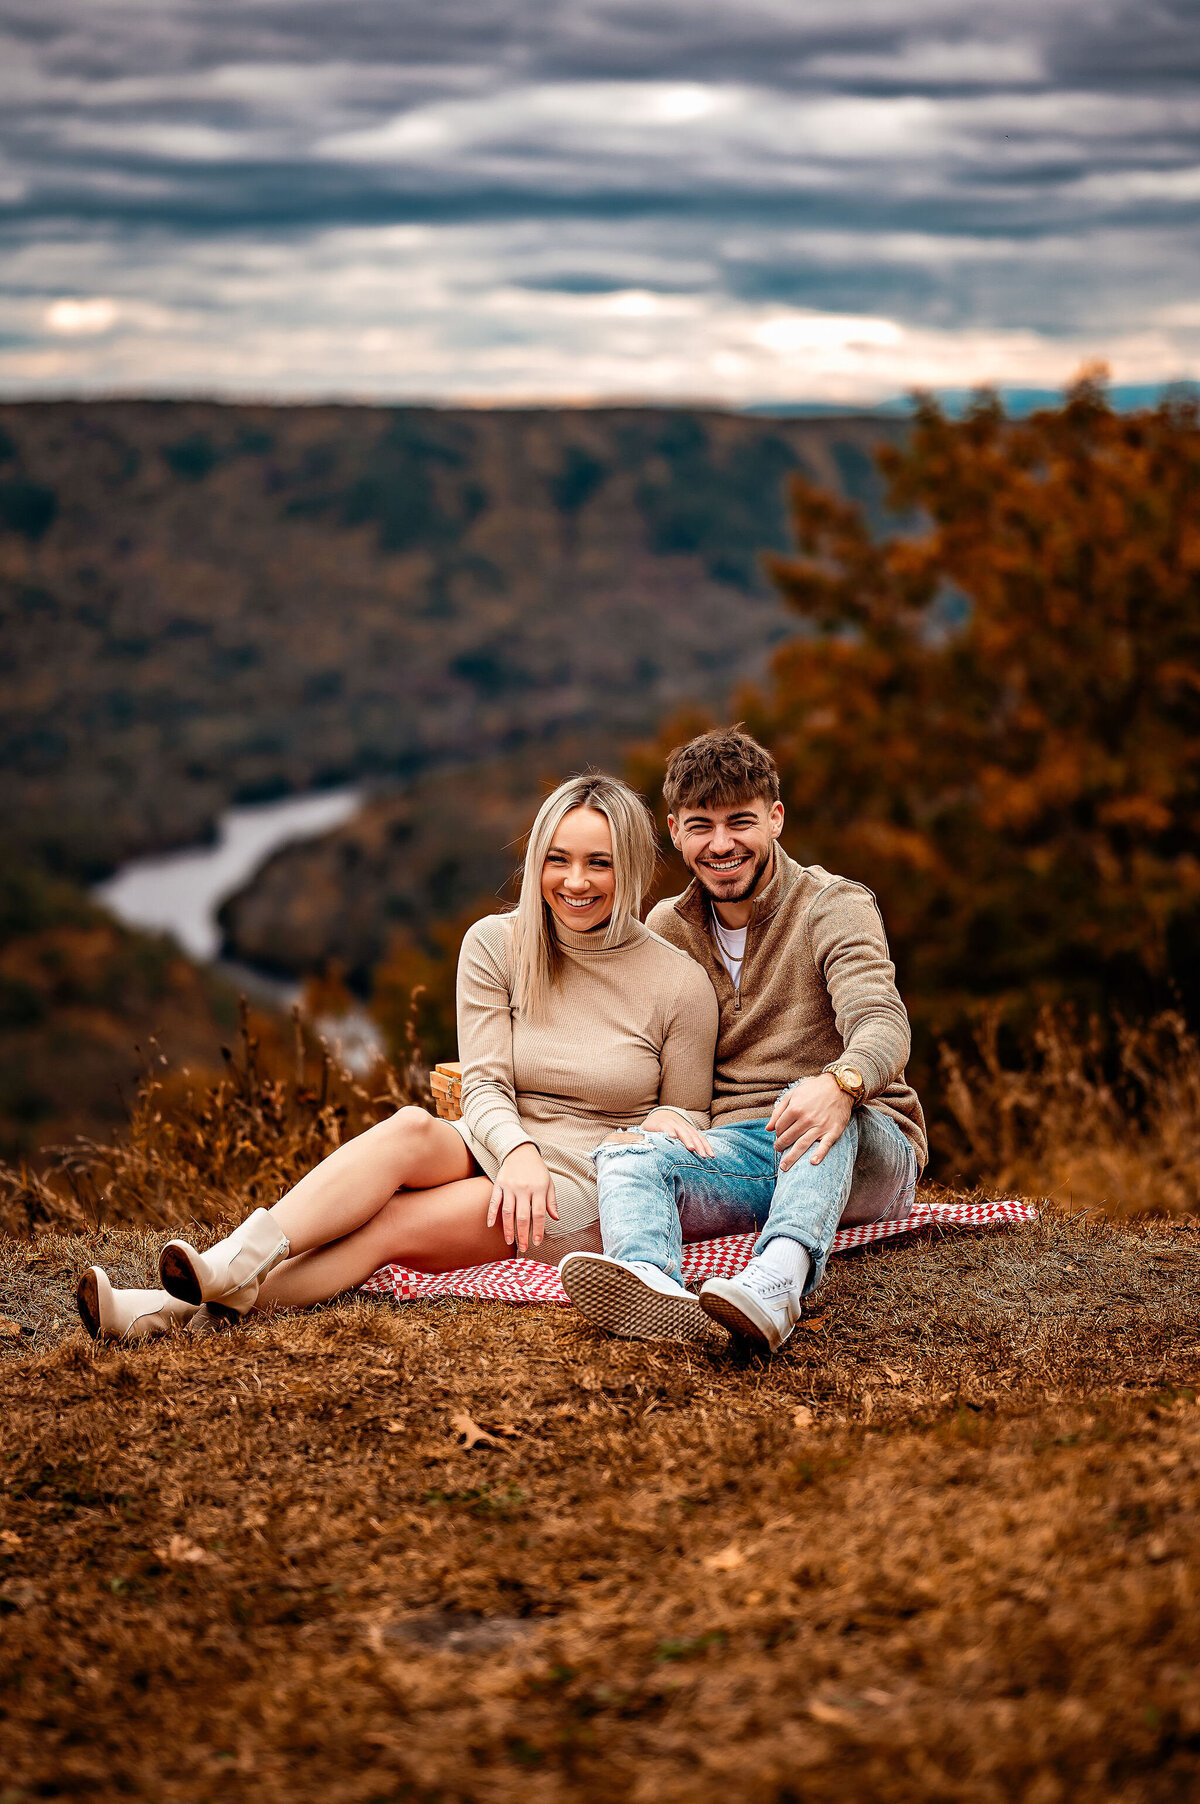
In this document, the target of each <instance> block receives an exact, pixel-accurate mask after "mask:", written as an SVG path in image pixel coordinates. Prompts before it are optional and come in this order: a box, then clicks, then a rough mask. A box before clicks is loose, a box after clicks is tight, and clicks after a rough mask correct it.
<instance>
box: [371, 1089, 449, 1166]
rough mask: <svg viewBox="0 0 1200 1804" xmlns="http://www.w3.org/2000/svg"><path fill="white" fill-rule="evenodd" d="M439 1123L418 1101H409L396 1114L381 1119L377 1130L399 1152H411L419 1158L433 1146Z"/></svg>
mask: <svg viewBox="0 0 1200 1804" xmlns="http://www.w3.org/2000/svg"><path fill="white" fill-rule="evenodd" d="M437 1125H438V1124H437V1122H436V1121H435V1120H434V1118H433V1116H432V1115H430V1114H429V1112H428V1111H427V1110H425V1109H422V1108H420V1107H418V1105H417V1104H416V1103H408V1104H406V1105H405V1107H404V1108H402V1109H397V1110H396V1113H395V1114H394V1115H389V1116H388V1118H387V1120H386V1121H381V1122H380V1123H379V1125H378V1127H377V1128H376V1130H375V1131H376V1133H378V1134H379V1135H380V1137H381V1138H383V1139H386V1140H387V1141H388V1142H389V1144H390V1145H392V1146H394V1147H395V1148H396V1150H397V1151H398V1152H409V1153H412V1154H413V1155H414V1156H415V1157H418V1158H419V1157H420V1156H421V1155H422V1154H423V1153H427V1152H428V1151H429V1149H430V1147H431V1146H432V1144H433V1142H434V1139H435V1136H436V1134H437Z"/></svg>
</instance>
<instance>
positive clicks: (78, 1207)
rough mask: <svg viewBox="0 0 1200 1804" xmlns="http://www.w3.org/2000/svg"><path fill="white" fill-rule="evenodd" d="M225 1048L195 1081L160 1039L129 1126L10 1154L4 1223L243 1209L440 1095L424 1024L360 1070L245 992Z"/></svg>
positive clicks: (1, 1173)
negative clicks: (287, 1026)
mask: <svg viewBox="0 0 1200 1804" xmlns="http://www.w3.org/2000/svg"><path fill="white" fill-rule="evenodd" d="M221 1051H222V1053H223V1055H224V1059H225V1072H224V1075H223V1076H222V1077H220V1078H218V1079H217V1080H216V1081H215V1082H214V1081H212V1080H211V1079H208V1078H205V1079H202V1080H200V1082H199V1083H198V1084H196V1083H193V1082H192V1081H191V1080H190V1079H189V1077H188V1075H187V1073H186V1072H175V1071H172V1070H170V1069H169V1068H168V1066H167V1064H166V1061H165V1060H164V1059H163V1058H162V1056H161V1054H159V1053H158V1051H157V1049H156V1048H155V1047H154V1046H153V1045H152V1047H151V1052H150V1057H149V1058H148V1059H147V1061H146V1064H145V1069H144V1073H143V1077H142V1082H141V1084H140V1086H139V1089H138V1093H137V1097H136V1099H135V1101H134V1103H133V1106H132V1108H131V1111H130V1119H129V1125H128V1128H127V1131H126V1132H125V1133H124V1134H123V1135H122V1136H120V1137H119V1138H114V1139H113V1140H112V1141H111V1142H100V1141H97V1140H93V1139H86V1138H82V1137H81V1138H78V1139H76V1140H75V1141H74V1142H72V1143H71V1144H70V1145H69V1146H61V1147H55V1148H51V1149H50V1155H49V1162H48V1165H47V1167H46V1169H44V1170H43V1171H33V1170H30V1169H29V1168H28V1167H25V1166H22V1167H21V1168H20V1169H16V1168H13V1167H8V1166H0V1232H6V1233H10V1234H25V1233H29V1232H31V1231H33V1230H36V1229H38V1228H43V1227H50V1226H53V1227H57V1228H74V1229H80V1228H87V1227H91V1228H99V1227H101V1226H104V1225H112V1224H118V1223H128V1224H137V1225H140V1226H160V1227H177V1226H179V1225H180V1224H181V1223H184V1222H200V1223H204V1224H206V1225H213V1224H216V1223H219V1222H223V1221H225V1220H227V1219H228V1218H230V1217H234V1218H241V1217H242V1216H244V1215H245V1214H246V1213H247V1211H248V1210H251V1209H254V1208H257V1207H259V1206H260V1205H262V1204H266V1205H268V1206H269V1205H270V1204H271V1203H273V1202H276V1201H277V1200H278V1198H279V1197H280V1196H282V1194H283V1193H284V1191H285V1190H287V1189H289V1188H290V1187H291V1186H292V1185H293V1184H295V1183H296V1182H297V1181H298V1180H299V1179H300V1178H301V1177H302V1176H303V1175H304V1173H305V1172H306V1171H309V1170H310V1169H311V1168H312V1167H313V1166H314V1165H315V1164H317V1163H318V1161H319V1160H321V1159H323V1158H325V1157H326V1156H327V1155H328V1154H329V1153H331V1152H333V1151H334V1149H335V1148H336V1147H338V1146H340V1145H341V1144H342V1142H343V1141H344V1140H347V1139H350V1138H352V1137H353V1136H354V1135H355V1134H358V1133H361V1132H362V1131H363V1129H364V1128H367V1127H370V1126H371V1125H372V1124H373V1123H374V1122H376V1121H378V1120H381V1119H382V1118H383V1117H384V1116H385V1115H388V1114H390V1113H391V1112H392V1111H393V1110H394V1109H397V1108H400V1107H401V1106H403V1105H404V1104H406V1103H419V1104H421V1105H422V1106H425V1107H431V1106H432V1102H431V1099H430V1095H429V1085H428V1076H427V1073H426V1071H425V1068H424V1065H423V1063H422V1060H421V1052H420V1048H419V1046H418V1045H417V1044H416V1040H415V1036H414V1035H413V1034H412V1033H410V1034H409V1036H408V1058H407V1059H406V1060H405V1061H404V1062H403V1063H402V1064H400V1065H398V1066H396V1065H387V1064H381V1065H380V1066H378V1067H377V1068H376V1070H375V1071H374V1072H372V1073H371V1075H370V1078H369V1080H367V1081H366V1082H360V1081H359V1080H358V1079H357V1078H355V1077H354V1076H353V1075H352V1074H351V1073H349V1072H348V1071H346V1070H344V1069H343V1068H342V1067H341V1066H340V1065H339V1064H338V1062H337V1061H336V1059H335V1058H334V1057H333V1055H332V1054H331V1052H330V1049H329V1047H328V1045H327V1044H326V1043H325V1042H324V1041H323V1040H321V1039H319V1038H315V1037H314V1035H313V1034H312V1032H311V1029H310V1028H309V1027H308V1026H307V1025H306V1024H305V1022H304V1021H303V1020H302V1018H301V1016H300V1014H299V1012H296V1013H295V1014H294V1015H293V1019H292V1036H291V1043H290V1046H289V1045H287V1044H286V1043H285V1042H284V1040H283V1039H282V1038H281V1036H279V1035H278V1034H277V1033H274V1032H272V1031H271V1030H270V1027H269V1026H265V1027H264V1026H263V1025H260V1024H259V1022H258V1019H257V1018H256V1017H254V1016H252V1014H251V1013H250V1011H249V1010H248V1009H247V1007H246V1004H245V1002H243V1003H242V1005H241V1019H240V1026H239V1033H238V1041H237V1046H236V1049H231V1048H229V1047H222V1048H221Z"/></svg>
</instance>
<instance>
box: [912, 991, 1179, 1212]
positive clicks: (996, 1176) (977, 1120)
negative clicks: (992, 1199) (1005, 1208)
mask: <svg viewBox="0 0 1200 1804" xmlns="http://www.w3.org/2000/svg"><path fill="white" fill-rule="evenodd" d="M1002 1042H1003V1022H1002V1016H1001V1013H1000V1011H999V1010H998V1009H993V1010H988V1011H986V1012H985V1013H984V1014H983V1015H982V1016H981V1018H980V1020H979V1022H978V1024H977V1027H976V1030H975V1034H974V1044H973V1047H972V1048H971V1050H970V1052H969V1053H967V1054H966V1055H965V1056H964V1055H963V1054H962V1053H961V1052H960V1051H959V1050H957V1049H956V1048H954V1047H952V1046H949V1045H946V1044H943V1045H942V1047H941V1049H940V1058H941V1075H942V1087H943V1104H944V1108H945V1110H946V1112H947V1114H948V1117H949V1119H950V1121H951V1122H952V1123H953V1128H952V1129H951V1131H950V1132H949V1133H945V1134H944V1135H943V1145H942V1151H943V1153H944V1154H945V1155H946V1159H947V1163H948V1164H949V1165H950V1167H951V1169H952V1170H954V1171H957V1172H959V1173H962V1174H967V1175H969V1176H970V1177H971V1178H972V1179H973V1180H974V1181H976V1182H979V1183H982V1184H984V1185H985V1186H986V1187H988V1188H989V1189H997V1190H1016V1191H1018V1192H1022V1193H1025V1194H1030V1193H1031V1194H1034V1195H1046V1196H1050V1197H1052V1198H1053V1199H1054V1200H1055V1201H1057V1202H1060V1203H1062V1204H1064V1205H1067V1206H1072V1205H1073V1206H1075V1207H1084V1208H1098V1209H1102V1210H1103V1211H1104V1212H1105V1214H1108V1215H1113V1216H1122V1217H1126V1216H1140V1215H1187V1214H1191V1213H1193V1212H1195V1211H1196V1210H1197V1208H1200V1043H1198V1042H1197V1039H1196V1036H1195V1034H1194V1033H1193V1032H1192V1031H1191V1030H1190V1029H1189V1027H1188V1026H1187V1024H1186V1022H1185V1021H1184V1019H1183V1017H1182V1016H1181V1015H1179V1014H1178V1013H1176V1012H1175V1011H1174V1010H1165V1011H1163V1012H1162V1013H1160V1014H1158V1015H1156V1016H1154V1017H1153V1019H1152V1020H1150V1021H1148V1022H1145V1023H1141V1024H1135V1023H1132V1022H1129V1021H1121V1020H1117V1021H1115V1022H1112V1023H1105V1022H1103V1021H1102V1020H1100V1019H1099V1018H1098V1017H1097V1016H1094V1015H1093V1016H1091V1017H1089V1018H1088V1019H1087V1020H1086V1021H1082V1020H1081V1019H1080V1017H1079V1016H1078V1015H1077V1014H1076V1013H1075V1012H1074V1011H1072V1010H1070V1009H1064V1008H1059V1009H1054V1008H1049V1007H1048V1008H1044V1009H1043V1010H1042V1011H1041V1014H1040V1015H1039V1017H1038V1022H1037V1026H1036V1027H1035V1029H1034V1030H1033V1033H1032V1034H1031V1036H1030V1037H1029V1039H1028V1041H1027V1042H1026V1043H1025V1044H1023V1045H1022V1046H1021V1047H1020V1048H1019V1054H1018V1061H1017V1062H1016V1063H1014V1062H1013V1061H1012V1060H1011V1059H1006V1058H1005V1057H1004V1055H1003V1050H1002Z"/></svg>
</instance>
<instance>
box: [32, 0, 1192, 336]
mask: <svg viewBox="0 0 1200 1804" xmlns="http://www.w3.org/2000/svg"><path fill="white" fill-rule="evenodd" d="M693 90H694V106H693V100H692V98H689V96H692V95H693ZM1198 91H1200V34H1198V33H1197V32H1196V30H1195V14H1194V5H1193V4H1192V0H1174V3H1170V0H1146V3H1145V4H1141V3H1138V4H1135V3H1133V0H1120V3H1116V0H1094V3H1088V4H1083V3H1082V0H1044V3H1041V4H1035V3H1034V0H999V3H997V4H993V5H991V6H989V7H988V8H986V9H984V8H974V9H965V8H963V6H962V5H961V0H805V4H804V5H802V6H800V5H797V4H796V0H658V3H657V4H650V5H646V4H635V3H633V0H426V3H425V4H422V5H414V4H411V0H341V3H339V4H338V5H337V6H329V5H327V4H324V3H322V4H319V5H318V4H315V3H313V0H242V3H241V4H238V5H231V4H224V3H222V4H216V3H213V0H157V3H156V4H155V5H153V6H146V5H143V4H134V3H133V0H89V4H88V5H86V6H83V5H80V4H79V0H38V3H37V4H35V3H34V0H0V117H2V122H0V243H2V244H3V245H4V246H5V250H6V264H7V266H8V272H9V273H8V276H7V279H6V280H5V282H4V285H3V293H6V294H7V296H8V301H9V302H10V303H11V305H12V306H13V307H16V308H18V309H19V308H20V307H22V306H24V305H25V299H24V297H36V296H37V295H38V294H39V293H40V294H42V295H43V296H46V295H50V294H52V293H54V292H59V293H70V292H75V291H78V292H80V293H86V292H88V291H89V289H90V291H91V292H108V291H109V289H112V290H114V291H115V290H116V289H117V287H118V286H119V285H120V282H121V281H122V280H127V285H128V287H129V290H130V293H131V294H132V293H134V292H138V293H141V294H142V295H144V296H149V297H150V298H151V299H153V298H154V297H155V296H159V295H165V294H166V293H167V292H168V290H171V291H172V292H173V279H172V277H171V273H170V272H171V259H172V256H173V255H174V257H175V259H176V262H177V264H178V266H179V267H180V268H185V267H186V268H187V269H189V270H190V271H191V279H192V280H194V281H197V282H207V283H208V284H209V286H208V287H207V289H206V290H205V291H204V292H203V293H201V292H199V291H198V292H197V293H196V296H195V303H194V304H195V308H196V309H197V310H198V311H204V310H205V309H212V310H216V311H219V310H220V308H221V307H222V306H229V305H231V304H232V303H230V302H229V300H228V297H225V298H224V299H223V298H222V296H221V292H220V290H219V288H218V286H216V285H215V282H214V278H213V277H212V276H211V274H209V275H204V274H203V271H202V267H201V265H196V264H194V263H193V262H192V261H191V257H192V252H193V251H194V250H195V249H196V248H197V247H201V248H202V247H204V246H211V247H212V248H213V252H214V260H215V262H216V263H217V264H219V262H220V255H219V251H220V247H221V246H222V245H225V244H228V243H232V242H233V241H234V240H239V241H245V242H251V243H259V244H262V245H278V246H280V247H283V250H284V252H285V253H286V258H287V259H288V260H289V263H290V266H291V267H294V268H295V269H296V270H303V268H304V266H305V258H306V257H310V258H313V259H317V260H319V257H320V254H321V253H320V252H319V251H318V250H317V249H316V248H315V247H316V246H317V243H318V240H319V239H320V238H321V236H322V235H323V234H328V233H331V232H335V231H352V230H359V229H361V230H362V231H364V232H366V233H368V234H369V233H370V232H372V231H375V232H378V233H381V234H386V233H387V232H389V231H392V230H395V229H400V228H404V227H406V226H412V227H415V228H421V229H423V230H425V231H426V232H427V233H430V234H432V235H431V236H427V237H426V238H425V239H424V240H423V241H422V242H423V249H422V253H421V254H422V256H423V257H424V258H426V259H427V260H429V263H430V267H431V268H437V267H440V265H439V262H438V260H439V259H444V260H446V267H447V268H449V267H450V265H451V264H453V266H454V268H455V269H456V270H457V269H458V264H457V262H456V261H455V259H456V258H457V257H458V256H459V250H460V248H461V245H462V244H464V243H465V242H466V239H467V237H471V242H473V243H474V244H475V245H476V247H477V255H478V258H479V262H478V265H477V268H476V270H475V273H474V274H473V275H471V276H470V277H469V278H468V277H465V276H464V277H462V278H461V281H460V276H459V275H455V276H454V278H453V282H451V281H450V278H449V277H447V282H448V283H450V286H451V287H453V285H454V283H459V287H458V288H457V289H456V290H455V292H456V293H458V294H459V295H460V300H459V301H458V302H456V303H455V304H456V305H466V304H467V302H466V301H465V300H463V299H462V298H461V297H462V296H463V295H466V294H467V293H468V292H469V293H470V294H471V295H473V296H475V297H476V299H477V301H478V302H479V303H480V304H482V301H483V299H485V298H486V296H487V294H488V292H489V283H491V284H496V283H499V284H509V285H515V286H517V287H520V286H521V285H522V284H524V285H525V286H526V287H527V288H528V290H529V292H530V293H531V294H534V293H535V294H539V295H552V294H553V293H555V292H557V293H560V294H561V295H562V296H563V297H564V299H566V300H569V299H570V297H572V296H574V297H586V296H588V295H594V296H603V295H605V294H613V293H617V292H619V291H620V290H622V289H623V288H627V287H635V288H645V289H647V290H652V291H654V292H656V293H659V294H661V295H663V296H671V295H677V294H687V293H691V294H695V295H698V296H708V297H715V298H716V299H718V300H721V301H722V303H724V302H728V303H729V304H730V305H731V306H733V305H742V306H746V307H750V308H753V307H756V306H766V305H775V304H778V305H783V306H792V307H807V308H816V309H819V310H829V311H834V312H846V313H863V312H884V313H887V314H888V315H889V316H891V315H894V316H895V317H896V318H898V319H900V320H903V321H906V322H911V323H925V324H927V325H931V326H934V325H936V326H938V327H946V328H951V327H953V328H960V327H961V328H966V327H969V326H972V325H976V326H987V327H997V328H1014V329H1015V328H1018V327H1028V328H1030V329H1033V330H1037V331H1042V332H1049V333H1054V332H1056V331H1058V332H1065V331H1068V330H1071V331H1081V332H1085V331H1088V330H1092V329H1094V330H1096V331H1102V330H1103V331H1116V330H1120V329H1123V328H1132V326H1133V325H1135V324H1136V322H1137V319H1138V318H1139V316H1140V315H1141V314H1144V312H1145V310H1146V308H1147V307H1159V308H1162V307H1167V306H1169V305H1170V304H1171V303H1173V302H1178V303H1182V302H1183V301H1185V300H1188V299H1189V298H1190V296H1191V293H1192V286H1193V277H1192V274H1191V266H1192V264H1193V261H1194V254H1195V248H1196V242H1195V241H1196V234H1197V225H1198V223H1200V219H1198V216H1200V183H1198V182H1197V180H1196V179H1195V178H1194V176H1193V173H1192V172H1194V171H1195V170H1196V169H1197V168H1198V167H1200V101H1198ZM656 95H657V96H658V100H657V101H656V100H655V96H656ZM643 102H644V104H643ZM710 102H711V105H710V104H709V103H710ZM652 103H653V104H652ZM654 105H659V107H660V114H659V115H656V114H655V113H654ZM639 108H640V109H641V110H640V111H639ZM689 108H690V109H691V110H690V111H689ZM647 109H649V110H647ZM672 109H674V110H673V111H672ZM706 109H707V110H706ZM398 122H399V123H398ZM406 132H407V133H408V137H407V138H406V136H405V134H406ZM372 143H374V144H375V145H376V149H375V150H374V151H372V150H371V148H370V146H371V144H372ZM339 146H340V147H341V148H339ZM506 232H507V234H508V238H509V240H510V241H512V242H514V243H515V242H517V240H518V238H519V243H520V261H519V262H518V261H517V259H516V258H515V256H514V257H510V256H509V255H508V254H507V253H506V252H504V251H503V250H501V249H498V248H497V247H498V246H500V245H501V244H502V241H503V240H504V237H505V233H506ZM464 234H465V235H466V236H464ZM472 234H473V236H471V235H472ZM835 239H836V240H837V241H838V246H837V248H836V249H835V248H833V247H834V240H835ZM885 242H886V243H887V244H888V245H890V247H891V248H890V249H889V250H887V251H886V253H885V254H881V252H880V246H881V244H884V243H885ZM306 245H307V246H310V247H313V248H310V249H309V250H306V249H305V247H306ZM172 246H174V247H175V248H174V251H172ZM439 246H441V247H443V248H439ZM56 247H59V248H56ZM61 247H66V248H65V249H63V248H61ZM71 247H74V251H75V253H76V254H75V256H74V260H72V257H71V256H70V255H68V254H67V252H68V250H70V248H71ZM114 247H115V248H114ZM451 247H459V248H451ZM110 252H112V253H113V255H112V256H111V257H110ZM239 254H240V253H239ZM122 259H123V261H122ZM18 269H19V271H20V274H19V275H18V274H17V273H16V272H17V270H18ZM67 271H72V272H73V273H71V274H70V275H68V274H67V273H66V272H67ZM122 271H125V272H126V275H125V276H123V275H122ZM102 279H103V280H104V281H106V282H107V285H108V286H107V288H104V289H100V288H97V287H96V283H97V282H99V281H101V280H102ZM72 283H73V284H75V285H76V286H75V288H72V286H71V284H72ZM464 284H465V285H464ZM122 292H124V289H122ZM3 293H0V300H2V299H3ZM321 293H322V296H323V300H322V305H324V306H326V307H329V306H332V305H335V304H336V300H335V298H334V297H335V290H334V289H333V288H332V287H327V288H322V290H321ZM32 304H33V301H32V299H30V305H32ZM171 304H172V305H173V306H175V305H177V304H178V303H177V302H176V301H174V300H173V301H172V303H171ZM241 317H242V316H241V315H239V318H241ZM5 329H6V330H7V329H8V328H7V327H6V328H5ZM239 329H241V328H239ZM331 329H332V327H331ZM458 329H459V328H457V327H456V328H455V330H458ZM508 329H509V328H507V327H505V328H503V330H502V328H501V325H500V323H499V316H498V315H497V317H496V322H495V330H496V332H497V334H498V335H500V336H502V335H503V331H507V330H508ZM22 330H24V328H22ZM461 330H462V332H463V333H464V334H466V335H467V336H469V337H470V338H471V340H472V342H475V338H476V336H477V334H478V333H479V332H480V331H486V319H485V320H484V324H483V325H482V326H481V325H480V321H479V319H472V320H470V321H468V320H465V319H464V320H463V321H462V322H461ZM35 337H36V334H35ZM497 342H499V337H498V341H497ZM81 367H82V366H81Z"/></svg>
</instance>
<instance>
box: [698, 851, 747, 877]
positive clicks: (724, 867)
mask: <svg viewBox="0 0 1200 1804" xmlns="http://www.w3.org/2000/svg"><path fill="white" fill-rule="evenodd" d="M749 856H750V854H749V852H731V853H730V854H729V856H728V858H701V859H699V860H697V862H698V863H699V864H702V865H703V866H704V868H705V870H706V871H717V872H719V873H720V874H721V875H724V874H725V873H726V872H728V871H737V870H740V869H741V867H742V866H743V865H744V864H745V863H746V860H747V859H748V858H749Z"/></svg>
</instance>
